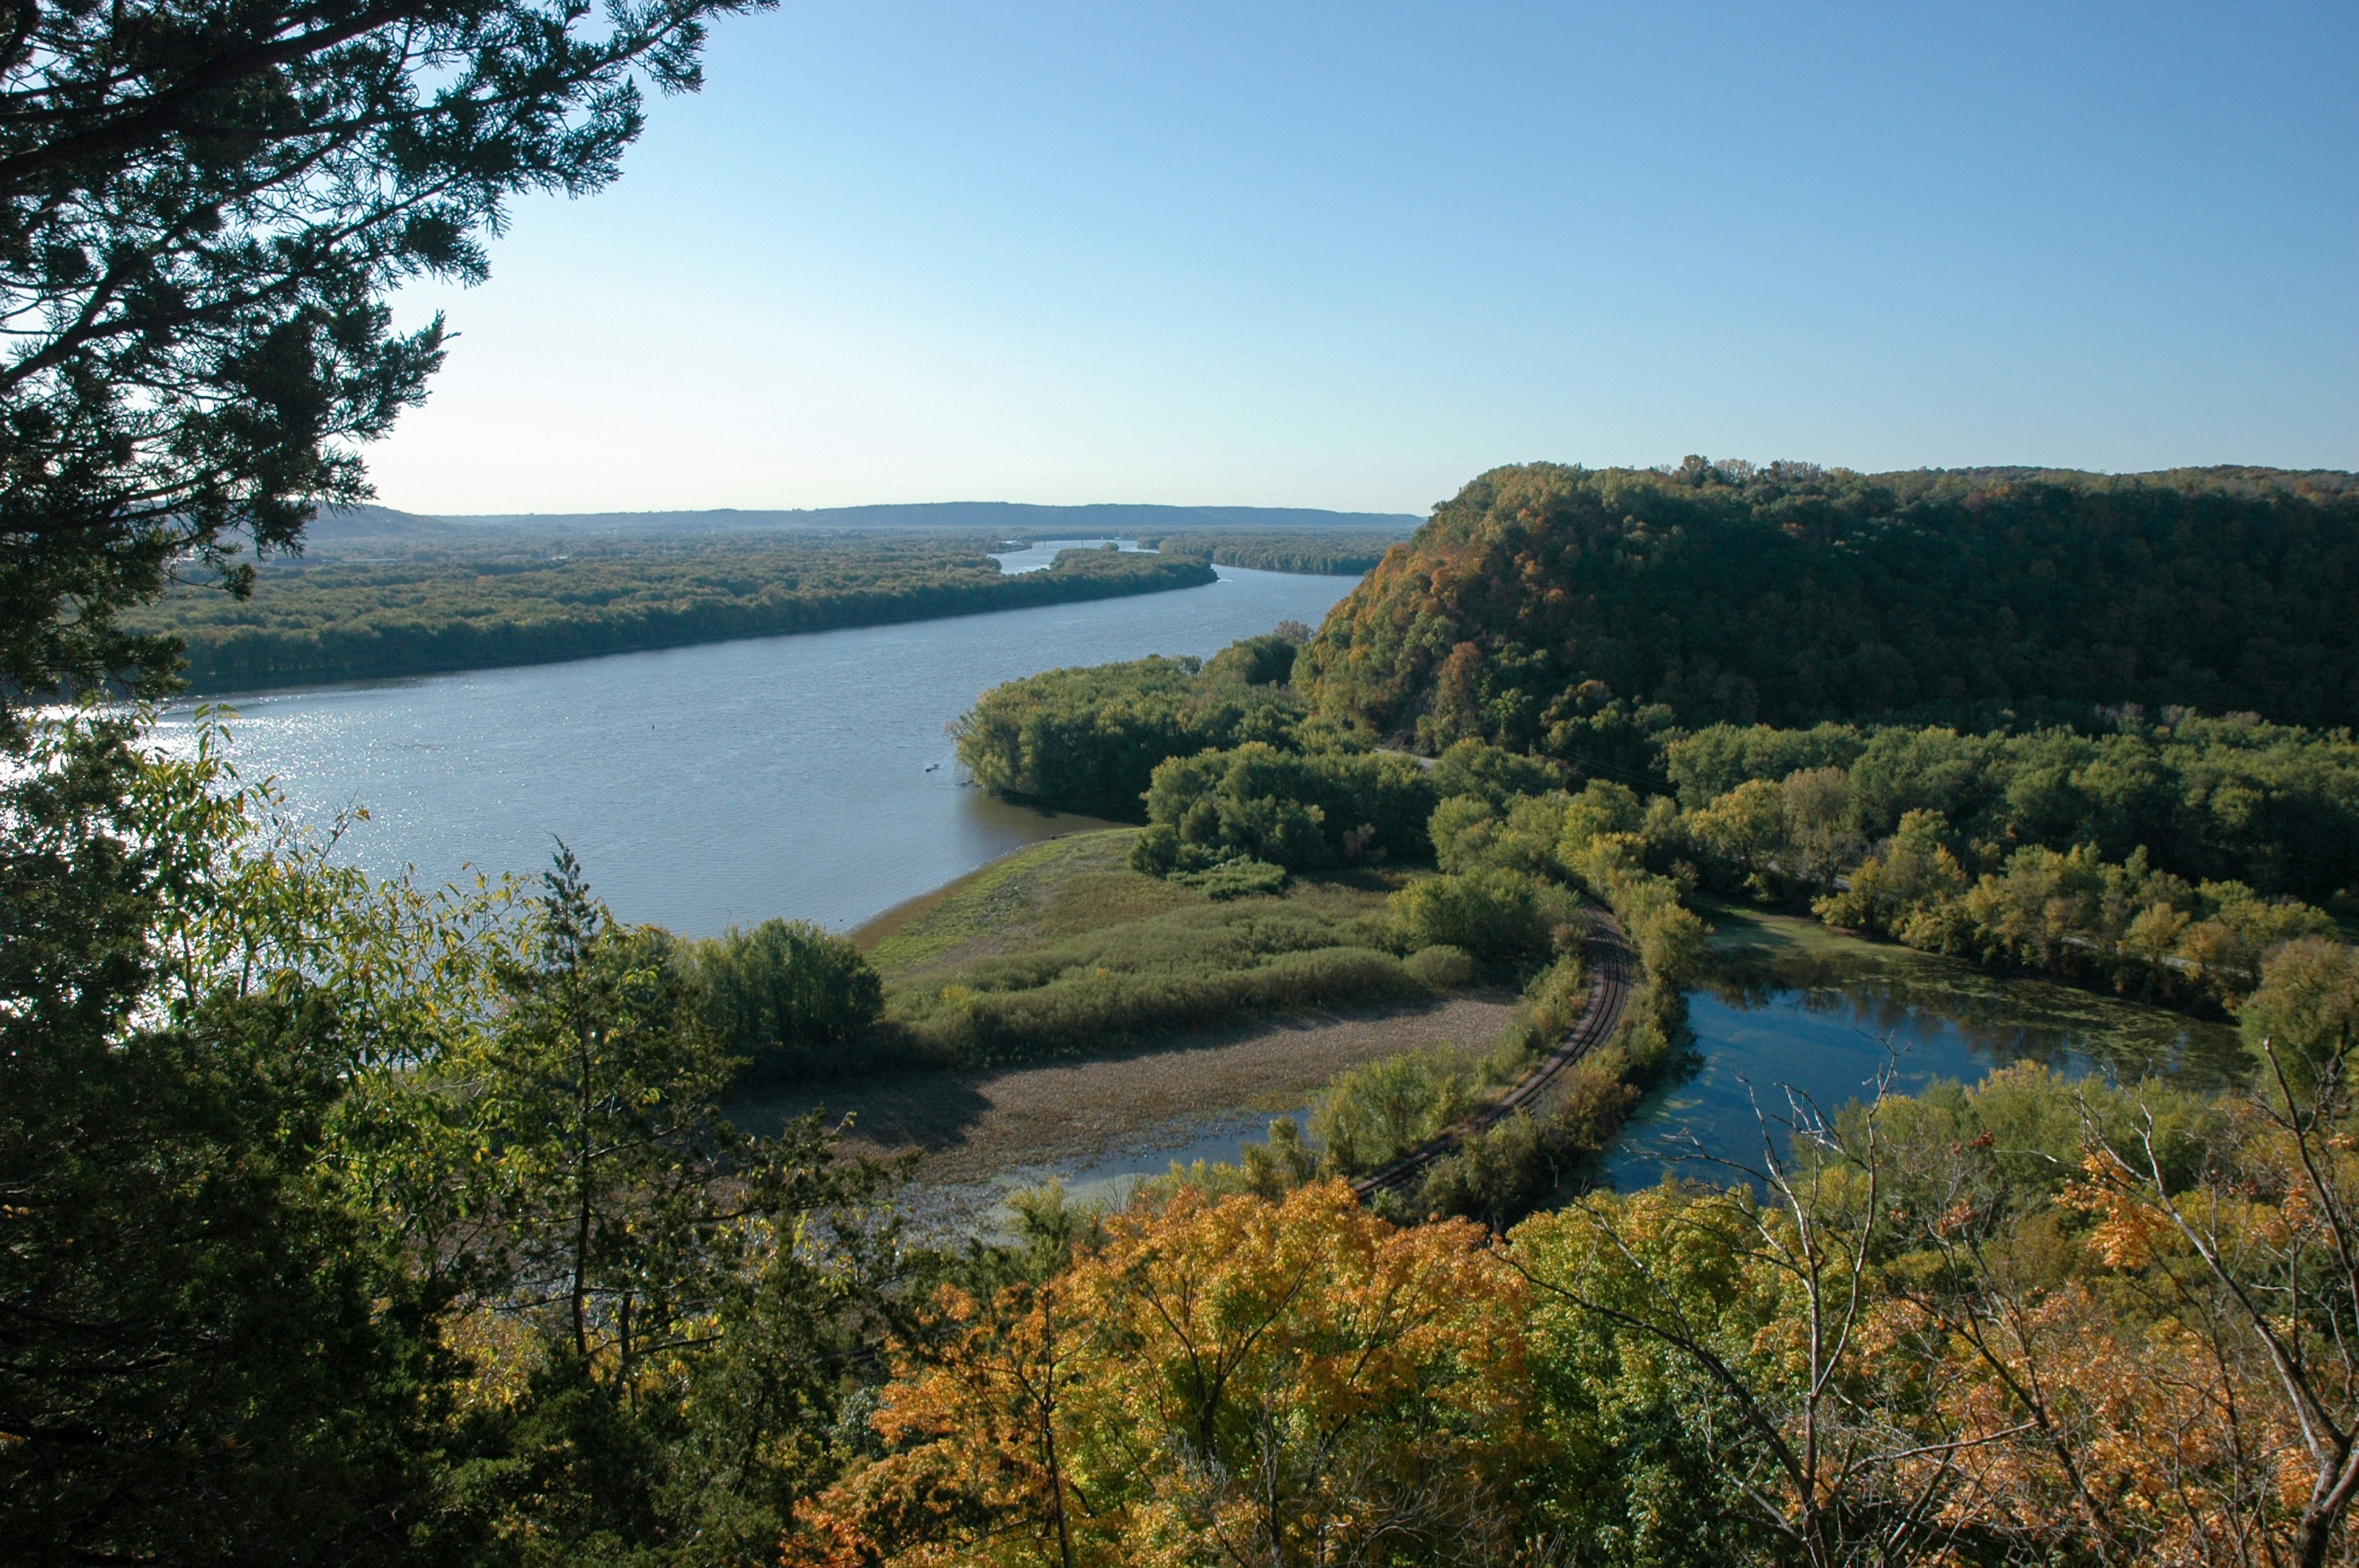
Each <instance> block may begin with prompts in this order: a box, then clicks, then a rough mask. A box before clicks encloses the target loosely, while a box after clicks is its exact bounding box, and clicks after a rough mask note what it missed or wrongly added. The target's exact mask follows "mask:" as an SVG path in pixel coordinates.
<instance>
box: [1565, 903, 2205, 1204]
mask: <svg viewBox="0 0 2359 1568" xmlns="http://www.w3.org/2000/svg"><path fill="white" fill-rule="evenodd" d="M1711 919H1712V924H1713V925H1714V926H1715V927H1716V930H1715V933H1714V935H1713V937H1712V950H1711V952H1712V957H1711V963H1710V965H1709V967H1708V969H1707V971H1706V975H1705V979H1704V982H1703V983H1702V984H1701V985H1699V986H1698V987H1696V989H1693V990H1691V991H1690V992H1689V994H1688V1010H1689V1022H1690V1027H1691V1028H1692V1029H1693V1031H1694V1037H1695V1041H1694V1043H1695V1060H1694V1063H1693V1071H1692V1072H1691V1073H1690V1075H1689V1076H1686V1077H1684V1078H1683V1079H1681V1080H1680V1081H1678V1082H1675V1083H1673V1084H1671V1085H1669V1086H1668V1087H1664V1088H1661V1089H1658V1091H1656V1092H1655V1093H1654V1094H1653V1095H1651V1096H1649V1097H1648V1098H1647V1102H1646V1104H1645V1105H1643V1106H1642V1107H1640V1108H1639V1110H1638V1112H1637V1114H1636V1115H1635V1116H1633V1117H1632V1119H1631V1120H1630V1124H1629V1126H1628V1127H1627V1128H1626V1129H1625V1130H1624V1132H1623V1134H1622V1137H1621V1139H1620V1141H1619V1142H1618V1143H1617V1144H1616V1145H1615V1148H1614V1152H1613V1154H1612V1155H1611V1156H1610V1157H1609V1158H1608V1160H1607V1162H1606V1174H1607V1176H1608V1177H1609V1178H1610V1179H1611V1180H1612V1182H1613V1184H1614V1185H1615V1186H1616V1187H1619V1188H1621V1189H1623V1190H1624V1191H1627V1190H1629V1189H1630V1188H1632V1187H1634V1186H1645V1185H1647V1184H1651V1183H1653V1182H1655V1181H1657V1180H1658V1179H1659V1178H1660V1177H1662V1176H1663V1175H1664V1174H1665V1173H1681V1174H1687V1175H1692V1176H1696V1177H1698V1178H1700V1179H1711V1178H1712V1177H1713V1176H1714V1175H1715V1173H1716V1172H1715V1168H1714V1167H1712V1166H1711V1165H1710V1164H1709V1163H1708V1162H1699V1161H1698V1160H1697V1159H1696V1158H1695V1157H1694V1156H1695V1155H1697V1154H1698V1153H1701V1154H1702V1155H1706V1156H1711V1157H1716V1158H1719V1159H1723V1160H1733V1161H1742V1162H1746V1163H1751V1164H1756V1165H1757V1164H1758V1163H1759V1162H1760V1157H1761V1150H1762V1141H1761V1140H1762V1127H1761V1122H1760V1120H1759V1119H1757V1118H1756V1115H1755V1105H1756V1100H1757V1102H1758V1104H1759V1106H1760V1108H1761V1109H1762V1110H1763V1111H1765V1112H1767V1113H1769V1114H1770V1116H1771V1117H1772V1119H1773V1124H1774V1120H1775V1119H1776V1118H1778V1117H1786V1116H1790V1114H1791V1112H1790V1110H1789V1108H1788V1089H1791V1090H1792V1091H1793V1092H1794V1093H1796V1094H1799V1095H1802V1096H1807V1097H1808V1098H1809V1099H1810V1101H1811V1102H1813V1103H1815V1104H1816V1105H1817V1106H1818V1107H1819V1108H1820V1109H1821V1110H1822V1111H1824V1112H1826V1113H1829V1114H1832V1112H1833V1111H1834V1110H1836V1109H1837V1108H1840V1107H1841V1106H1843V1104H1845V1103H1846V1102H1848V1101H1850V1100H1854V1099H1866V1098H1872V1097H1873V1095H1874V1093H1875V1080H1876V1077H1877V1076H1878V1075H1879V1073H1882V1072H1885V1071H1887V1070H1888V1071H1889V1072H1890V1074H1891V1076H1892V1086H1893V1087H1894V1088H1895V1089H1896V1090H1897V1091H1899V1092H1901V1093H1909V1092H1913V1091H1915V1090H1918V1089H1921V1088H1923V1087H1925V1086H1926V1085H1928V1084H1930V1083H1932V1082H1934V1081H1935V1080H1937V1079H1951V1080H1954V1081H1960V1082H1965V1083H1973V1082H1975V1081H1977V1080H1979V1079H1981V1078H1983V1077H1984V1076H1987V1075H1988V1074H1989V1073H1990V1072H1991V1071H1992V1070H1993V1069H1994V1068H1997V1067H2003V1066H2007V1065H2011V1064H2013V1063H2016V1062H2023V1061H2030V1062H2038V1063H2040V1064H2043V1065H2046V1066H2048V1067H2049V1068H2050V1069H2051V1070H2053V1071H2054V1072H2056V1073H2058V1074H2060V1075H2062V1076H2068V1077H2082V1076H2090V1075H2102V1076H2105V1077H2108V1078H2111V1079H2114V1080H2115V1081H2120V1082H2134V1081H2136V1080H2137V1079H2140V1078H2147V1077H2167V1078H2172V1079H2177V1080H2180V1081H2181V1082H2185V1083H2189V1084H2191V1085H2195V1086H2199V1087H2224V1086H2226V1085H2229V1084H2233V1083H2237V1082H2241V1081H2243V1079H2244V1078H2245V1075H2246V1073H2247V1071H2248V1069H2249V1059H2248V1058H2247V1057H2246V1056H2245V1052H2244V1048H2243V1046H2242V1045H2241V1044H2240V1043H2239V1042H2238V1039H2237V1036H2236V1032H2235V1030H2234V1027H2233V1026H2231V1025H2229V1024H2226V1023H2219V1022H2206V1021H2204V1020H2201V1019H2194V1018H2190V1017H2188V1016H2187V1015H2185V1014H2183V1013H2178V1012H2172V1011H2169V1010H2167V1009H2164V1008H2159V1007H2150V1006H2147V1005H2146V1004H2144V1003H2142V1002H2137V1001H2133V1000H2125V999H2121V998H2115V997H2110V996H2101V995H2097V994H2095V993H2093V992H2090V991H2084V990H2078V989H2073V988H2072V987H2070V986H2062V985H2056V984H2053V983H2051V982H2049V981H2046V980H2038V979H2024V978H2021V977H2017V976H2000V975H1995V974H1991V973H1988V972H1986V971H1984V970H1982V969H1978V968H1974V967H1973V966H1972V965H1970V964H1964V963H1961V962H1958V961H1956V960H1953V959H1948V958H1939V957H1932V956H1930V955H1929V954H1924V953H1915V952H1911V951H1909V950H1908V948H1905V947H1895V946H1886V945H1884V944H1881V943H1874V942H1865V941H1861V940H1859V939H1857V938H1855V937H1849V936H1843V935H1839V934H1837V933H1835V932H1832V931H1829V930H1827V929H1826V928H1825V927H1823V926H1821V925H1814V924H1812V923H1810V922H1809V921H1804V920H1795V919H1789V918H1787V917H1784V916H1778V915H1761V914H1750V913H1747V912H1744V911H1738V910H1716V911H1712V912H1711ZM1690 1139H1692V1140H1693V1143H1692V1145H1690V1143H1689V1140H1690ZM1718 1174H1721V1175H1723V1177H1724V1175H1725V1173H1724V1172H1720V1173H1718Z"/></svg>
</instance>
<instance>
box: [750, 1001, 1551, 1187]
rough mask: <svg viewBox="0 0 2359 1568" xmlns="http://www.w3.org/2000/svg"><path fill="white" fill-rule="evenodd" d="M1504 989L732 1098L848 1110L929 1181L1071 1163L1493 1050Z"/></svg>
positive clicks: (754, 1114) (1510, 1006) (779, 1107)
mask: <svg viewBox="0 0 2359 1568" xmlns="http://www.w3.org/2000/svg"><path fill="white" fill-rule="evenodd" d="M1515 1000H1516V999H1515V997H1514V995H1513V993H1512V992H1508V991H1505V990H1498V991H1478V992H1469V993H1466V994H1463V995H1461V996H1456V997H1451V998H1449V999H1446V1000H1441V1001H1439V1002H1430V1003H1425V1004H1422V1005H1419V1006H1414V1007H1391V1008H1382V1009H1372V1010H1368V1011H1353V1012H1351V1013H1333V1012H1326V1013H1296V1014H1292V1015H1289V1016H1287V1017H1283V1018H1274V1019H1261V1020H1256V1021H1254V1022H1248V1023H1243V1024H1236V1025H1233V1026H1230V1027H1227V1028H1224V1029H1220V1030H1207V1031H1202V1032H1201V1033H1195V1034H1191V1035H1184V1036H1181V1037H1180V1039H1179V1040H1178V1041H1176V1042H1174V1043H1172V1044H1166V1045H1164V1046H1161V1047H1159V1048H1158V1049H1156V1050H1152V1051H1142V1052H1139V1053H1136V1054H1131V1055H1126V1056H1117V1057H1110V1058H1102V1059H1099V1060H1095V1061H1088V1062H1060V1063H1056V1064H1052V1065H1043V1066H1033V1067H1008V1068H1003V1069H999V1070H997V1071H993V1072H973V1073H934V1074H925V1075H916V1076H908V1077H905V1078H898V1079H895V1080H892V1081H889V1082H886V1083H882V1084H876V1085H863V1086H852V1087H844V1088H841V1089H836V1090H834V1091H832V1092H830V1093H827V1094H824V1095H819V1094H803V1095H794V1096H781V1097H778V1098H773V1099H767V1100H763V1101H760V1102H756V1103H755V1104H753V1105H749V1106H745V1107H742V1108H740V1119H741V1125H745V1126H747V1127H749V1128H751V1127H761V1128H764V1129H766V1128H767V1127H770V1126H775V1125H776V1124H777V1121H778V1120H780V1119H784V1118H786V1117H788V1116H794V1115H798V1114H799V1113H801V1112H802V1111H805V1110H808V1109H810V1108H812V1107H813V1106H816V1105H824V1106H825V1108H826V1109H827V1110H828V1112H829V1114H830V1115H841V1114H843V1113H846V1112H849V1113H851V1115H852V1116H853V1118H854V1122H853V1129H854V1130H853V1137H852V1138H851V1139H849V1140H847V1144H848V1147H850V1148H851V1149H853V1151H855V1152H864V1153H887V1152H900V1151H902V1150H905V1149H910V1148H916V1149H921V1150H923V1151H925V1158H924V1159H923V1161H921V1162H920V1163H919V1167H918V1173H917V1180H918V1182H919V1184H923V1185H942V1186H967V1185H973V1184H982V1183H987V1182H989V1181H990V1180H991V1179H992V1178H993V1177H995V1176H998V1175H1001V1174H1003V1173H1008V1172H1012V1171H1018V1170H1027V1169H1067V1170H1070V1169H1077V1168H1080V1167H1082V1166H1085V1165H1088V1164H1091V1163H1093V1162H1099V1161H1103V1160H1105V1159H1107V1158H1109V1157H1113V1156H1116V1155H1121V1154H1124V1153H1127V1152H1141V1153H1149V1152H1154V1151H1157V1150H1160V1149H1169V1148H1172V1147H1175V1146H1177V1145H1178V1144H1180V1143H1184V1142H1185V1141H1187V1138H1188V1133H1189V1130H1190V1128H1193V1127H1197V1126H1201V1124H1203V1123H1205V1122H1208V1121H1212V1120H1215V1119H1220V1118H1223V1117H1234V1116H1235V1115H1237V1114H1238V1113H1240V1112H1247V1111H1267V1112H1271V1113H1277V1112H1279V1111H1284V1110H1288V1109H1290V1108H1293V1107H1295V1106H1298V1105H1299V1104H1300V1103H1301V1102H1302V1099H1303V1097H1304V1096H1306V1095H1307V1094H1309V1093H1310V1090H1312V1089H1314V1088H1317V1087H1319V1086H1321V1084H1324V1083H1325V1082H1326V1081H1327V1079H1328V1078H1330V1077H1331V1076H1333V1075H1334V1074H1335V1072H1336V1071H1337V1070H1338V1069H1340V1068H1343V1067H1348V1066H1352V1065H1355V1064H1357V1063H1361V1062H1365V1061H1370V1060H1373V1059H1375V1058H1376V1057H1379V1056H1389V1055H1393V1054H1397V1053H1399V1052H1402V1051H1408V1050H1414V1049H1417V1048H1419V1047H1421V1046H1428V1045H1433V1044H1441V1043H1443V1042H1447V1043H1449V1044H1453V1045H1456V1046H1458V1047H1459V1048H1461V1049H1462V1050H1464V1051H1466V1052H1468V1053H1469V1054H1484V1053H1487V1052H1488V1051H1489V1050H1490V1049H1491V1047H1492V1045H1493V1044H1495V1042H1496V1041H1497V1039H1498V1037H1499V1035H1500V1033H1501V1032H1502V1031H1504V1030H1505V1029H1506V1026H1507V1023H1508V1022H1509V1021H1510V1019H1512V1018H1513V1016H1514V1013H1515Z"/></svg>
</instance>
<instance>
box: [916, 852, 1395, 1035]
mask: <svg viewBox="0 0 2359 1568" xmlns="http://www.w3.org/2000/svg"><path fill="white" fill-rule="evenodd" d="M1134 838H1136V829H1133V828H1115V829H1110V830H1106V831H1102V832H1095V833H1084V834H1076V835H1074V836H1073V837H1072V838H1064V839H1058V840H1054V841H1052V842H1050V843H1048V844H1043V845H1039V846H1038V847H1036V848H1034V849H1027V850H1024V851H1022V852H1020V853H1018V854H1016V855H1012V856H1010V857H1008V858H1007V859H1006V860H1003V861H1001V862H999V863H998V864H997V865H995V866H994V867H992V868H989V869H988V870H987V871H985V872H984V873H983V874H981V875H978V876H976V877H974V878H973V879H971V880H970V881H967V882H965V883H964V884H962V885H959V886H954V887H953V888H951V889H950V890H947V892H946V893H945V895H944V896H943V897H942V898H941V899H940V902H939V903H934V904H932V905H931V906H929V907H925V908H922V909H919V910H918V911H916V912H914V913H911V914H908V916H907V917H906V918H905V919H903V920H901V921H900V922H899V923H898V924H897V925H894V926H892V927H891V928H890V929H886V930H882V931H880V932H876V933H873V934H872V935H873V939H874V946H872V947H871V948H870V958H871V961H872V962H873V963H875V966H876V968H877V969H878V970H879V972H880V973H882V974H883V975H884V977H885V979H886V1012H887V1020H886V1022H887V1026H888V1027H889V1028H890V1029H893V1030H895V1031H897V1032H898V1033H899V1034H900V1036H901V1038H902V1040H903V1042H904V1043H905V1048H906V1049H907V1050H908V1052H909V1053H910V1054H913V1055H915V1056H916V1057H918V1058H919V1059H922V1060H931V1061H936V1062H942V1063H964V1064H980V1063H999V1062H1020V1061H1035V1060H1041V1059H1046V1058H1051V1057H1060V1056H1075V1055H1085V1054H1098V1053H1103V1052H1107V1051H1114V1050H1122V1049H1126V1048H1130V1047H1135V1046H1137V1045H1140V1044H1147V1043H1148V1042H1150V1041H1152V1040H1154V1039H1156V1038H1158V1037H1160V1036H1163V1035H1167V1034H1169V1033H1174V1032H1176V1031H1180V1030H1186V1029H1191V1028H1196V1027H1201V1026H1202V1025H1204V1024H1208V1023H1217V1022H1225V1021H1228V1020H1232V1019H1236V1018H1242V1017H1247V1016H1252V1015H1255V1014H1262V1013H1271V1012H1284V1011H1299V1010H1302V1009H1309V1008H1329V1007H1342V1006H1349V1005H1355V1004H1363V1003H1367V1002H1374V1001H1386V1000H1406V999H1409V998H1414V997H1420V996H1429V995H1431V994H1433V993H1434V991H1435V990H1436V989H1439V988H1437V987H1435V986H1433V985H1431V984H1430V983H1429V982H1428V980H1427V979H1420V978H1419V976H1418V975H1417V974H1416V973H1413V972H1412V971H1411V970H1410V968H1408V967H1407V966H1406V965H1404V963H1403V962H1402V959H1401V956H1400V954H1399V953H1398V952H1397V951H1396V950H1395V943H1396V938H1395V935H1394V927H1393V925H1392V923H1391V921H1390V920H1389V918H1388V916H1387V914H1386V903H1385V901H1386V898H1387V897H1388V896H1389V895H1390V894H1391V893H1392V892H1396V891H1397V890H1398V889H1399V888H1400V887H1401V886H1402V885H1404V883H1405V882H1406V881H1408V880H1409V879H1410V878H1411V877H1413V876H1415V875H1416V874H1417V873H1415V872H1410V871H1397V870H1378V871H1347V872H1337V873H1332V874H1325V875H1307V876H1300V877H1297V878H1295V879H1293V880H1292V881H1290V882H1289V883H1288V886H1287V887H1286V888H1285V890H1284V891H1283V892H1277V893H1271V894H1256V895H1249V896H1244V897H1234V898H1229V899H1224V900H1220V901H1215V900H1213V899H1212V898H1209V897H1207V896H1206V895H1205V894H1204V893H1203V892H1200V891H1197V890H1195V889H1190V888H1186V887H1181V886H1178V885H1175V884H1173V883H1170V882H1168V881H1158V880H1157V879H1155V878H1152V877H1148V876H1144V875H1142V874H1140V873H1138V872H1136V871H1132V870H1130V869H1129V867H1128V864H1127V857H1128V854H1129V849H1130V844H1131V841H1132V840H1133V839H1134ZM880 924H881V923H880Z"/></svg>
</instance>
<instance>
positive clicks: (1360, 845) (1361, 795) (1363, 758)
mask: <svg viewBox="0 0 2359 1568" xmlns="http://www.w3.org/2000/svg"><path fill="white" fill-rule="evenodd" d="M1434 803H1435V802H1434V791H1433V784H1432V781H1431V780H1430V778H1429V777H1428V776H1427V775H1426V773H1425V770H1423V769H1421V768H1419V766H1418V765H1417V763H1416V762H1414V761H1412V760H1410V759H1408V758H1406V757H1397V756H1388V755H1381V754H1376V753H1371V752H1339V751H1316V752H1285V751H1280V750H1279V749H1278V748H1277V747H1276V746H1272V745H1269V744H1266V743H1265V742H1262V741H1248V742H1247V743H1246V744H1245V745H1242V746H1239V747H1237V748H1236V749H1235V750H1234V751H1226V752H1201V753H1199V754H1197V755H1194V756H1187V757H1173V758H1171V759H1170V760H1169V761H1167V762H1163V763H1161V764H1159V765H1158V767H1157V768H1156V769H1155V772H1154V776H1153V783H1152V784H1151V786H1150V787H1149V789H1148V790H1147V831H1146V832H1144V833H1142V834H1141V835H1139V839H1138V844H1137V847H1136V849H1134V850H1133V852H1132V856H1131V864H1132V865H1133V866H1135V867H1136V868H1137V869H1138V870H1140V871H1146V872H1147V873H1149V874H1150V875H1155V876H1168V875H1169V874H1171V873H1172V872H1174V871H1203V870H1205V869H1207V868H1209V867H1212V866H1215V865H1218V864H1220V863H1221V862H1223V861H1224V860H1265V861H1267V862H1268V863H1270V864H1271V865H1276V866H1284V867H1287V868H1288V869H1289V870H1298V871H1299V870H1305V869H1310V868H1313V867H1321V866H1340V865H1360V864H1375V863H1377V862H1381V861H1384V860H1423V859H1425V858H1427V857H1428V856H1429V855H1430V854H1431V852H1432V846H1431V844H1430V841H1429V840H1428V838H1427V837H1426V821H1427V818H1429V817H1430V816H1432V814H1433V808H1434Z"/></svg>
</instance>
